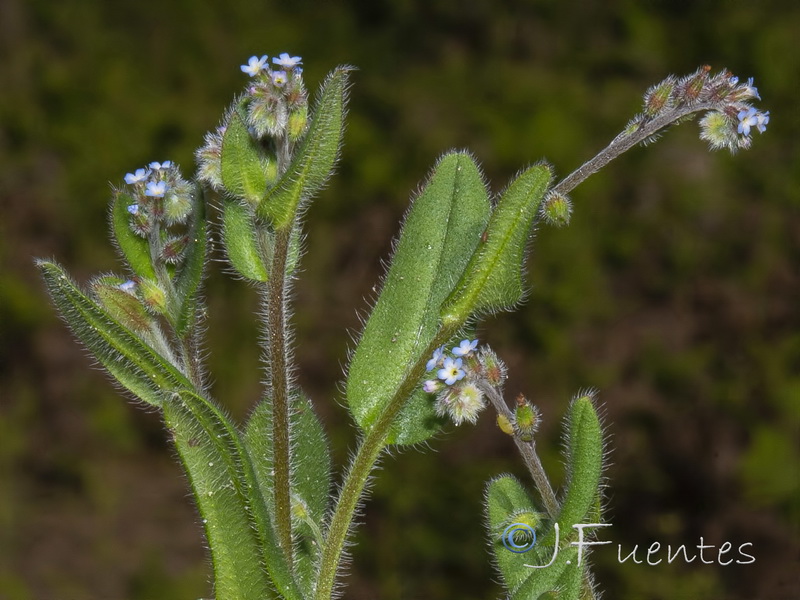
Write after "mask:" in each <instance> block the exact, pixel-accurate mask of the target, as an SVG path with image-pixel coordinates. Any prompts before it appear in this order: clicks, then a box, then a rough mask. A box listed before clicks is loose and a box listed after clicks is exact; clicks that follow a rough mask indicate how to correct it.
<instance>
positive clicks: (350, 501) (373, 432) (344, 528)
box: [314, 326, 458, 600]
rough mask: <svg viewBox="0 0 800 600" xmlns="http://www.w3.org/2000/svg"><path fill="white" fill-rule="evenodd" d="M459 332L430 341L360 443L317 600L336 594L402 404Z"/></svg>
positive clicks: (325, 554) (328, 543) (447, 331)
mask: <svg viewBox="0 0 800 600" xmlns="http://www.w3.org/2000/svg"><path fill="white" fill-rule="evenodd" d="M457 330H458V327H457V326H448V327H445V328H443V329H442V330H440V331H439V333H438V335H436V337H435V338H434V339H433V341H431V343H430V344H429V345H428V348H426V349H425V351H424V352H422V354H421V355H420V357H421V358H420V359H419V361H417V364H415V365H414V368H412V369H410V370H409V371H408V372H407V374H406V376H405V378H404V379H403V381H402V382H401V383H400V385H399V386H398V388H397V391H396V392H395V394H394V396H392V399H391V400H390V401H389V403H388V404H387V405H386V408H384V410H383V412H382V413H381V414H380V416H379V417H378V419H377V420H376V421H375V424H374V425H373V426H372V429H370V431H369V432H367V434H366V435H365V436H364V438H363V439H362V440H361V444H360V445H359V447H358V450H357V451H356V454H355V456H354V457H353V460H352V461H351V463H350V468H349V470H348V471H347V476H346V478H345V481H344V484H343V486H342V489H341V492H340V493H339V498H338V499H337V502H336V508H335V509H334V513H333V517H332V518H331V522H330V526H329V527H328V531H327V536H326V538H325V545H324V546H323V549H322V558H321V560H320V570H319V581H318V582H317V592H316V595H315V596H314V597H315V599H316V600H329V599H330V598H331V596H332V594H333V586H334V584H335V583H336V574H337V572H338V570H339V564H340V562H341V559H342V551H343V550H344V544H345V541H346V540H347V534H348V532H349V531H350V527H351V525H352V523H353V515H354V513H355V511H356V508H357V506H358V503H359V501H360V499H361V496H362V494H363V493H364V489H365V487H366V485H367V481H368V480H369V475H370V473H371V472H372V469H373V467H374V466H375V463H376V462H377V460H378V458H379V457H380V454H381V452H382V451H383V449H384V448H385V443H386V438H387V437H388V436H389V432H390V429H391V426H392V423H394V420H395V418H397V413H399V412H400V409H401V408H403V404H404V403H405V401H406V400H407V399H408V397H409V396H410V395H411V393H412V392H413V391H414V389H415V388H416V387H417V386H418V385H419V382H420V379H422V376H423V374H424V373H425V363H426V362H427V360H428V357H429V356H430V355H431V354H432V353H433V351H434V350H435V349H436V348H438V347H439V346H441V345H442V344H443V343H444V342H446V341H447V340H448V339H450V337H451V336H452V335H453V334H454V333H455V332H456V331H457Z"/></svg>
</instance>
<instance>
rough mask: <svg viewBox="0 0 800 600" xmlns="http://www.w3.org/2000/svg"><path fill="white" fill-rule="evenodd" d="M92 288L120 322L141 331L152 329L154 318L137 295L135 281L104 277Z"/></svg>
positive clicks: (109, 312)
mask: <svg viewBox="0 0 800 600" xmlns="http://www.w3.org/2000/svg"><path fill="white" fill-rule="evenodd" d="M92 290H93V291H94V294H95V296H96V297H97V300H98V301H99V302H100V304H101V305H102V306H103V308H105V309H106V311H108V314H110V315H111V316H112V317H113V318H114V319H116V320H117V321H119V323H120V324H122V325H123V326H125V327H127V328H128V329H130V330H131V331H135V332H139V333H142V332H145V331H149V330H150V326H151V324H152V321H153V319H152V317H151V316H150V315H148V314H147V311H146V310H145V308H144V306H142V303H141V302H140V301H139V299H138V298H137V297H136V296H135V293H134V292H135V284H134V282H132V281H125V282H122V280H120V279H117V278H113V277H104V278H101V279H99V280H97V281H94V282H93V283H92ZM129 290H130V291H129Z"/></svg>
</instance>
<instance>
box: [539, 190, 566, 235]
mask: <svg viewBox="0 0 800 600" xmlns="http://www.w3.org/2000/svg"><path fill="white" fill-rule="evenodd" d="M571 215H572V202H570V199H569V198H568V197H567V196H565V195H564V194H559V193H558V192H554V191H551V192H550V193H548V194H547V197H546V198H545V199H544V202H543V203H542V216H543V217H544V220H545V221H547V222H548V223H549V224H550V225H555V226H556V227H562V226H564V225H569V220H570V216H571Z"/></svg>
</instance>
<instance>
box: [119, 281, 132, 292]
mask: <svg viewBox="0 0 800 600" xmlns="http://www.w3.org/2000/svg"><path fill="white" fill-rule="evenodd" d="M117 287H119V289H121V290H122V291H123V292H128V293H132V292H133V290H134V289H135V288H136V282H135V281H131V280H130V279H129V280H128V281H126V282H125V283H120V284H119V286H117Z"/></svg>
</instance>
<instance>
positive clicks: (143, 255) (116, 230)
mask: <svg viewBox="0 0 800 600" xmlns="http://www.w3.org/2000/svg"><path fill="white" fill-rule="evenodd" d="M134 204H136V202H134V200H133V198H131V196H130V195H128V194H126V193H125V192H123V191H122V190H114V201H113V202H112V204H111V219H110V220H111V234H112V237H113V239H114V241H115V242H116V245H117V248H118V249H119V251H120V253H121V254H122V258H123V259H125V261H126V262H127V263H128V265H129V266H130V268H131V270H132V271H133V272H134V273H135V274H136V275H138V276H139V277H143V278H147V279H155V278H156V273H155V270H154V269H153V262H152V260H151V257H150V245H149V244H148V243H147V240H146V239H145V238H143V237H141V236H138V235H136V234H135V233H134V232H133V230H132V229H131V215H130V213H129V212H128V207H129V206H132V205H134Z"/></svg>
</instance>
